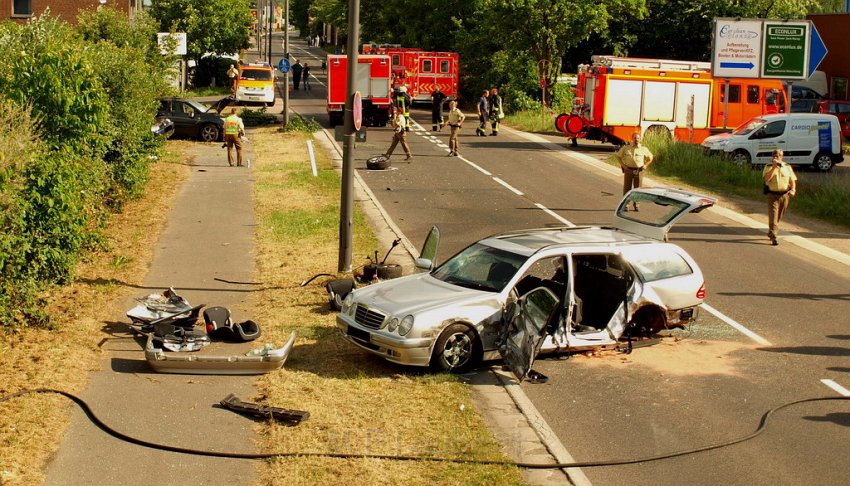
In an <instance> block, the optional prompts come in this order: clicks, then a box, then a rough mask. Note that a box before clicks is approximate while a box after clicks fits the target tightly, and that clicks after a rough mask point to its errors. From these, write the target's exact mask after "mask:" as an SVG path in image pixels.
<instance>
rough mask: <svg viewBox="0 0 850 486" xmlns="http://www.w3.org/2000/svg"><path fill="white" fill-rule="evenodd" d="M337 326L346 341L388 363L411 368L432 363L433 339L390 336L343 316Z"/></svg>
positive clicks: (339, 318)
mask: <svg viewBox="0 0 850 486" xmlns="http://www.w3.org/2000/svg"><path fill="white" fill-rule="evenodd" d="M336 324H337V327H338V328H339V331H340V333H342V336H343V337H344V338H345V339H346V340H348V341H349V342H351V343H352V344H355V345H357V346H358V347H359V348H361V349H363V350H365V351H368V352H370V353H372V354H375V355H377V356H380V357H382V358H384V359H386V360H387V361H392V362H393V363H398V364H403V365H409V366H428V365H429V364H430V362H431V346H432V345H433V342H434V340H433V339H431V338H405V337H402V336H392V335H388V333H387V332H386V331H381V330H376V329H369V328H366V327H363V326H361V325H360V324H357V323H356V322H354V320H353V319H351V318H349V317H348V316H345V315H343V314H337V316H336Z"/></svg>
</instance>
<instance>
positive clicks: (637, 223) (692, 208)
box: [614, 187, 717, 241]
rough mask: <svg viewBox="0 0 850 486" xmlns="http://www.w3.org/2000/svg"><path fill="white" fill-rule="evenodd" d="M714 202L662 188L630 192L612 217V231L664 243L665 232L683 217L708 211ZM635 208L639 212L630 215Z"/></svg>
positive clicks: (665, 238)
mask: <svg viewBox="0 0 850 486" xmlns="http://www.w3.org/2000/svg"><path fill="white" fill-rule="evenodd" d="M715 202H717V200H716V199H714V198H713V197H709V196H703V195H701V194H695V193H691V192H687V191H681V190H679V189H668V188H664V187H652V188H638V189H632V190H631V191H629V192H628V193H626V195H625V196H623V200H622V201H620V205H619V206H618V207H617V211H616V213H614V227H615V228H617V229H621V230H623V231H628V232H630V233H635V234H638V235H641V236H645V237H647V238H652V239H654V240H659V241H667V232H668V231H670V228H671V227H672V226H673V224H674V223H676V221H678V220H679V219H680V218H681V217H682V216H684V215H686V214H688V213H698V212H700V211H702V210H703V209H705V208H710V207H711V206H713V205H714V203H715ZM634 205H638V206H639V208H640V211H634V210H632V211H629V209H631V208H632V207H633V206H634Z"/></svg>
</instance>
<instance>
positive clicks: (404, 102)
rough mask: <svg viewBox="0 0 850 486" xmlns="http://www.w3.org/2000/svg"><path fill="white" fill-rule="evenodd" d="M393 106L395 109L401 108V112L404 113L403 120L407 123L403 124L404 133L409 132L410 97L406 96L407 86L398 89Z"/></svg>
mask: <svg viewBox="0 0 850 486" xmlns="http://www.w3.org/2000/svg"><path fill="white" fill-rule="evenodd" d="M395 106H396V108H401V112H402V113H404V118H405V121H407V123H406V124H405V128H404V131H406V132H409V131H410V95H409V94H407V86H401V87H400V88H398V92H396V95H395Z"/></svg>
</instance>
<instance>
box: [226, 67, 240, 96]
mask: <svg viewBox="0 0 850 486" xmlns="http://www.w3.org/2000/svg"><path fill="white" fill-rule="evenodd" d="M227 79H229V80H230V92H231V93H236V80H237V79H239V70H238V69H236V66H235V65H233V64H231V65H230V69H228V70H227Z"/></svg>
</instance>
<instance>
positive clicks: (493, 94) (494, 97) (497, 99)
mask: <svg viewBox="0 0 850 486" xmlns="http://www.w3.org/2000/svg"><path fill="white" fill-rule="evenodd" d="M488 101H489V102H490V113H489V115H490V126H491V127H492V128H493V131H492V132H491V133H490V136H491V137H495V136H496V135H498V134H499V120H500V119H501V118H502V117H503V116H504V114H503V112H502V97H501V96H499V90H498V89H496V88H493V89H491V90H490V99H489V100H488Z"/></svg>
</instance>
